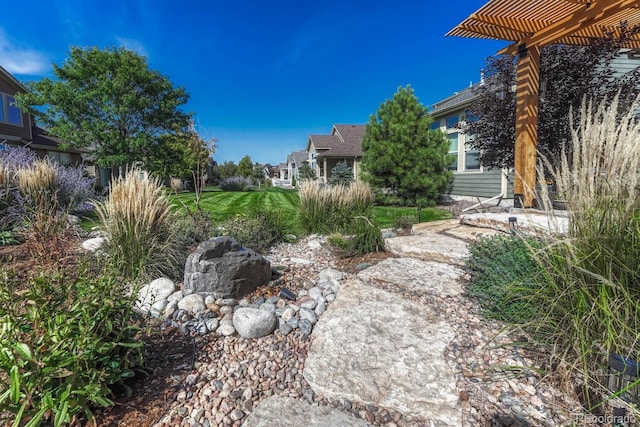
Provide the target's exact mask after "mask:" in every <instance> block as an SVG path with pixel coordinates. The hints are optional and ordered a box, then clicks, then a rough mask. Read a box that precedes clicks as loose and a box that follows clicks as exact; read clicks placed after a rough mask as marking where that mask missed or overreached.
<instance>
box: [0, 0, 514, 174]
mask: <svg viewBox="0 0 640 427" xmlns="http://www.w3.org/2000/svg"><path fill="white" fill-rule="evenodd" d="M485 2H486V1H485V0H464V1H460V0H453V1H433V0H415V1H413V0H412V1H410V0H395V1H378V0H371V1H365V0H352V1H345V0H316V1H314V2H311V1H300V0H297V1H292V0H272V1H257V0H254V1H249V0H233V1H231V0H210V1H204V0H183V1H181V2H175V1H168V0H112V1H109V2H107V1H87V0H48V1H46V2H45V1H42V0H21V1H12V2H11V1H10V2H6V4H3V6H2V9H3V19H2V20H0V65H2V66H3V67H4V68H6V69H7V70H9V71H10V72H11V73H13V74H14V75H15V76H16V77H17V78H18V79H19V80H22V81H26V80H37V79H39V78H41V77H44V76H52V72H51V70H52V67H51V65H52V64H53V63H56V64H60V63H62V62H63V61H64V60H65V58H66V56H67V53H68V51H69V47H70V46H99V47H111V46H125V47H127V48H129V49H132V50H135V51H136V52H138V53H140V54H142V55H145V56H146V57H147V58H148V61H149V64H150V67H151V68H152V69H155V70H158V71H160V72H161V73H162V74H164V75H165V76H167V77H168V78H169V79H170V80H171V81H172V82H173V83H174V84H175V85H177V86H184V87H185V88H186V90H187V91H188V92H189V94H190V95H191V98H190V100H189V103H188V104H187V105H186V108H185V109H186V110H187V111H190V112H193V113H195V117H196V124H197V125H198V127H199V128H198V129H199V131H200V133H201V135H202V136H203V137H205V138H212V137H215V138H217V139H218V149H217V151H216V154H215V156H214V157H215V159H216V160H218V161H224V160H233V161H235V162H237V161H238V160H239V159H240V158H241V157H243V156H244V155H250V156H251V158H252V159H253V160H254V161H259V162H261V163H267V162H268V163H272V164H277V163H279V162H283V161H285V159H286V155H287V154H288V153H289V152H291V151H294V150H302V149H304V148H305V146H306V142H307V136H308V135H310V134H327V133H329V132H330V130H331V126H332V124H334V123H362V124H364V123H366V121H367V120H368V118H369V116H370V115H371V114H372V113H374V112H375V111H376V109H377V108H378V106H379V105H380V104H381V103H382V102H383V101H384V100H386V99H388V98H391V97H392V96H393V94H394V93H395V91H396V90H397V88H398V87H399V86H405V85H407V84H410V85H411V86H412V87H413V89H414V90H415V93H416V95H417V96H418V98H419V99H420V101H421V102H422V103H423V104H424V105H427V106H429V105H432V104H434V103H435V102H438V101H440V100H442V99H444V98H446V97H448V96H450V95H452V94H453V93H454V92H455V91H459V90H461V89H463V88H465V87H467V86H468V85H469V83H470V82H477V81H478V80H479V76H480V69H482V67H483V66H484V63H485V58H486V57H488V56H491V55H493V54H494V53H495V52H496V51H497V50H498V49H500V48H502V47H504V46H506V45H507V42H501V41H491V40H476V39H463V38H458V37H445V36H444V35H445V33H446V32H447V31H449V30H450V29H452V28H453V27H454V26H455V25H457V24H458V23H459V22H461V21H462V20H463V19H465V18H466V17H467V16H469V15H470V14H471V13H472V12H474V11H476V10H477V9H478V8H479V7H481V6H482V5H483V4H484V3H485Z"/></svg>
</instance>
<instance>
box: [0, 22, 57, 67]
mask: <svg viewBox="0 0 640 427" xmlns="http://www.w3.org/2000/svg"><path fill="white" fill-rule="evenodd" d="M0 65H2V67H4V68H5V69H6V70H7V71H9V72H10V73H12V74H20V75H30V76H38V75H42V74H44V73H46V71H47V70H48V68H49V67H50V63H49V60H48V59H47V57H46V56H45V55H44V54H42V53H41V52H38V51H37V50H35V49H32V48H30V47H27V46H22V45H19V44H17V43H14V42H13V41H12V40H10V39H9V38H8V37H7V36H6V34H5V33H4V31H3V30H2V29H1V28H0Z"/></svg>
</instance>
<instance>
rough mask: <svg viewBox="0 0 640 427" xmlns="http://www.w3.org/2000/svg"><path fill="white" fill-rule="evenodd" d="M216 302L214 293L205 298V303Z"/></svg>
mask: <svg viewBox="0 0 640 427" xmlns="http://www.w3.org/2000/svg"><path fill="white" fill-rule="evenodd" d="M215 302H216V297H215V296H214V295H207V296H206V297H205V298H204V303H205V304H207V305H209V304H215Z"/></svg>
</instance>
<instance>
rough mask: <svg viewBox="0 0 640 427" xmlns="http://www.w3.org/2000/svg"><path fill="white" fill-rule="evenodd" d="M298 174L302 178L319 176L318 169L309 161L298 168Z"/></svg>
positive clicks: (312, 178)
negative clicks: (312, 166) (313, 167)
mask: <svg viewBox="0 0 640 427" xmlns="http://www.w3.org/2000/svg"><path fill="white" fill-rule="evenodd" d="M298 176H299V177H300V179H301V180H315V179H316V178H317V175H316V170H315V169H312V168H311V166H309V164H308V163H303V164H302V166H300V168H299V169H298Z"/></svg>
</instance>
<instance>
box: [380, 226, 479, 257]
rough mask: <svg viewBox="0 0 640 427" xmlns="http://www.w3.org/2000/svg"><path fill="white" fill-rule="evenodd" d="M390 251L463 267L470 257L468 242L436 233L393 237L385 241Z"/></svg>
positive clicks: (404, 255) (403, 255)
mask: <svg viewBox="0 0 640 427" xmlns="http://www.w3.org/2000/svg"><path fill="white" fill-rule="evenodd" d="M385 245H386V248H387V250H388V251H390V252H392V253H394V254H396V255H398V256H401V257H406V258H416V259H421V260H423V261H437V262H443V263H453V264H457V265H463V264H464V259H465V258H466V257H467V256H468V255H469V250H468V249H467V244H466V242H464V241H462V240H460V239H457V238H455V237H450V236H445V235H442V234H436V233H427V234H417V235H411V236H399V237H391V238H389V239H386V240H385Z"/></svg>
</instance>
